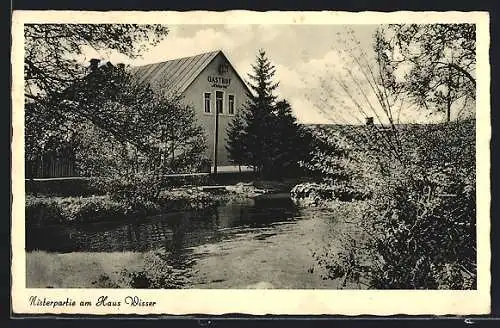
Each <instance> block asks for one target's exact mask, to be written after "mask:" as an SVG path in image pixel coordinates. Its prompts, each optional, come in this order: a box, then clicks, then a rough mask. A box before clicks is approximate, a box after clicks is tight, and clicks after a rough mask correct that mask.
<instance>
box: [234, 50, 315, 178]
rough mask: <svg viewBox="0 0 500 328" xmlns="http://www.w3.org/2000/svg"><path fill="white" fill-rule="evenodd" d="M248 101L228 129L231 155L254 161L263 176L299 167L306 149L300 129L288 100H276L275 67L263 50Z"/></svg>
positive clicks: (239, 161)
mask: <svg viewBox="0 0 500 328" xmlns="http://www.w3.org/2000/svg"><path fill="white" fill-rule="evenodd" d="M252 69H253V73H252V74H248V77H249V79H250V81H249V87H250V90H251V93H249V94H248V99H249V100H248V102H247V104H246V106H245V108H244V109H243V111H242V112H241V113H240V114H239V115H237V116H236V117H235V119H234V120H233V122H232V123H231V124H230V126H229V129H228V146H227V150H228V152H229V157H230V159H231V160H232V161H233V163H235V164H239V165H241V164H244V165H251V166H253V167H254V169H255V170H256V171H258V172H260V173H261V176H262V177H269V176H273V177H276V176H278V175H283V174H284V173H285V171H286V169H289V168H291V167H298V161H300V160H301V159H302V158H301V156H302V155H303V154H304V152H303V151H302V150H303V149H305V148H304V147H302V146H301V145H302V144H303V140H301V131H300V127H299V125H298V124H297V123H296V119H295V117H294V116H293V114H292V109H291V107H290V104H289V103H288V102H287V101H286V100H282V101H277V96H276V95H275V94H274V91H275V90H276V88H277V87H278V85H279V82H275V81H273V78H274V75H275V73H276V69H275V67H274V65H272V63H271V62H270V61H269V59H268V58H267V56H266V53H265V51H264V50H259V53H258V55H257V60H256V64H255V65H252Z"/></svg>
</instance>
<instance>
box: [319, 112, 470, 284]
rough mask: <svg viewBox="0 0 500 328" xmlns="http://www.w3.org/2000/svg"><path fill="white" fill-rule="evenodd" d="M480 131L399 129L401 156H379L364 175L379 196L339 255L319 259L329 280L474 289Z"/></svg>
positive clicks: (346, 236) (466, 125)
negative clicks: (477, 155) (476, 136)
mask: <svg viewBox="0 0 500 328" xmlns="http://www.w3.org/2000/svg"><path fill="white" fill-rule="evenodd" d="M474 127H475V125H474V122H470V121H469V122H462V123H454V124H448V125H434V126H424V127H422V126H420V127H407V128H406V129H402V130H401V131H399V133H400V137H401V139H400V141H401V149H402V150H403V151H401V152H399V153H398V154H397V155H399V158H394V157H389V156H385V154H379V156H378V157H377V161H376V163H377V165H376V166H374V167H370V170H365V172H363V173H362V174H361V175H360V177H361V179H359V180H358V183H359V181H367V182H369V183H370V189H371V190H372V192H373V194H372V195H373V197H372V198H371V199H370V200H368V201H367V205H368V207H367V208H366V209H365V210H364V211H363V213H360V216H359V217H358V218H357V220H355V221H356V222H357V224H358V227H357V228H358V229H357V230H356V232H352V231H349V232H347V233H343V234H341V236H340V238H341V239H342V244H343V247H342V249H341V250H337V249H333V248H332V249H326V250H325V251H324V252H322V253H319V254H318V255H317V256H316V260H317V264H318V265H319V266H321V267H323V268H325V269H326V271H327V273H326V274H325V277H326V278H330V279H342V281H343V285H344V286H345V285H346V284H347V283H349V282H350V283H361V284H366V285H367V286H368V287H370V288H377V289H419V288H427V289H437V288H447V289H471V288H474V286H475V280H476V247H475V245H476V234H475V229H476V221H475V219H476V199H475V191H476V187H475V183H476V179H475V140H474V133H473V131H474ZM375 149H376V148H375ZM367 153H369V151H368V150H367ZM353 163H355V162H353ZM374 168H375V169H374ZM353 182H354V183H356V181H353ZM336 238H339V236H336Z"/></svg>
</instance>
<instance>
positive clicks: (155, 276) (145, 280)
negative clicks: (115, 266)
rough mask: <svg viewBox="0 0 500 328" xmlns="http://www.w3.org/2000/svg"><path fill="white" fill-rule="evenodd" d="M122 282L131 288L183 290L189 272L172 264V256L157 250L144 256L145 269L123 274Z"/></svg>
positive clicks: (125, 270)
mask: <svg viewBox="0 0 500 328" xmlns="http://www.w3.org/2000/svg"><path fill="white" fill-rule="evenodd" d="M121 276H122V281H123V283H124V284H125V285H127V286H129V287H130V288H164V289H174V288H182V287H184V286H185V285H187V284H188V282H189V277H190V274H189V270H187V269H186V268H182V267H178V266H177V265H174V263H172V257H171V254H169V253H167V252H165V251H161V250H156V251H150V252H148V253H146V254H145V255H144V269H143V270H141V271H129V270H127V269H124V270H122V272H121Z"/></svg>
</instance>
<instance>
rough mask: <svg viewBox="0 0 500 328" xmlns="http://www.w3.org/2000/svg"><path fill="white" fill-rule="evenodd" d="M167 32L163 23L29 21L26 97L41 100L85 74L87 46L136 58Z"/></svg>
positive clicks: (25, 60)
mask: <svg viewBox="0 0 500 328" xmlns="http://www.w3.org/2000/svg"><path fill="white" fill-rule="evenodd" d="M167 33H168V28H167V27H166V26H164V25H137V24H27V25H25V27H24V40H25V44H24V48H25V49H26V52H25V57H24V80H25V96H26V97H28V98H31V99H35V100H37V99H39V97H40V96H50V95H53V94H55V93H58V92H61V91H63V90H65V89H66V88H67V87H69V86H70V85H72V84H73V82H75V80H78V79H80V78H83V77H84V76H85V75H86V69H85V67H83V66H82V65H80V64H78V57H79V56H81V55H83V53H84V51H85V49H86V48H92V49H94V50H97V51H107V52H110V51H117V52H119V53H121V54H124V55H126V56H129V57H130V58H136V57H137V56H139V55H140V54H141V53H142V52H144V50H146V49H147V46H148V45H149V46H154V45H156V44H157V43H158V42H160V41H161V40H162V39H163V38H164V37H166V35H167Z"/></svg>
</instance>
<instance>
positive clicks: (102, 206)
mask: <svg viewBox="0 0 500 328" xmlns="http://www.w3.org/2000/svg"><path fill="white" fill-rule="evenodd" d="M143 207H147V206H143ZM151 207H153V206H152V205H150V207H147V208H146V209H141V210H142V211H139V210H138V209H136V208H133V209H132V208H129V207H127V206H126V204H123V203H120V202H117V201H114V200H112V199H110V198H109V197H108V196H92V197H65V198H61V197H43V198H37V197H27V199H26V205H25V208H26V222H27V223H28V224H36V225H41V224H55V223H85V222H98V221H103V220H117V219H122V218H124V217H126V216H130V215H134V214H137V213H141V214H142V213H145V212H146V211H147V210H151Z"/></svg>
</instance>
